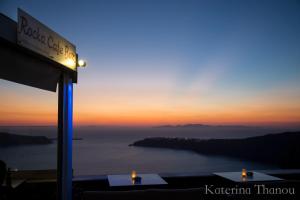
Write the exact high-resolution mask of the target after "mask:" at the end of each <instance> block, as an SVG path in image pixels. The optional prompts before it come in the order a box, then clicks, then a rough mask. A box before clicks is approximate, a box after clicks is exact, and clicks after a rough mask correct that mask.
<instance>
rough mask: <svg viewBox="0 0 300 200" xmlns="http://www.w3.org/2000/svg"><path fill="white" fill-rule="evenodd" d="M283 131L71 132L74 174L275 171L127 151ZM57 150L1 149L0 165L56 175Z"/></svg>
mask: <svg viewBox="0 0 300 200" xmlns="http://www.w3.org/2000/svg"><path fill="white" fill-rule="evenodd" d="M0 131H6V132H10V133H16V134H24V135H43V136H47V137H49V138H56V128H55V127H0ZM283 131H286V129H279V128H276V129H275V128H258V127H200V128H124V127H123V128H109V127H77V128H75V129H74V137H77V138H82V140H74V141H73V168H74V173H75V175H103V174H121V173H128V172H130V171H131V170H133V169H135V170H137V171H138V172H140V173H189V172H216V171H232V170H240V169H241V168H247V169H274V168H276V167H275V166H270V165H265V164H261V163H254V162H249V161H244V160H237V159H232V158H227V157H218V156H216V157H215V156H206V155H200V154H196V153H193V152H189V151H183V150H169V149H157V148H143V147H130V146H128V145H129V144H131V143H133V142H134V141H136V140H139V139H143V138H146V137H186V138H206V139H207V138H243V137H250V136H257V135H264V134H268V133H279V132H283ZM54 141H55V140H54ZM216 148H218V147H217V146H216ZM56 149H57V147H56V141H55V142H54V143H53V144H50V145H33V146H18V147H8V148H1V149H0V159H1V160H5V161H6V162H7V163H8V165H9V167H12V168H17V169H55V168H56ZM245 151H247V147H245Z"/></svg>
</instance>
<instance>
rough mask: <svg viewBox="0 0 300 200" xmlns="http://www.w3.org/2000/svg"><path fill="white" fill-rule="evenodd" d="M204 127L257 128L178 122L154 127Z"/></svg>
mask: <svg viewBox="0 0 300 200" xmlns="http://www.w3.org/2000/svg"><path fill="white" fill-rule="evenodd" d="M203 127H211V128H213V127H218V128H250V127H251V128H256V127H253V126H244V125H208V124H177V125H170V124H166V125H160V126H154V127H153V128H203Z"/></svg>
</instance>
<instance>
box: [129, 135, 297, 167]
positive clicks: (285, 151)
mask: <svg viewBox="0 0 300 200" xmlns="http://www.w3.org/2000/svg"><path fill="white" fill-rule="evenodd" d="M299 141H300V132H284V133H278V134H267V135H263V136H256V137H248V138H243V139H194V138H166V137H154V138H145V139H143V140H138V141H135V142H134V143H132V144H130V145H129V146H136V147H152V148H168V149H177V150H188V151H193V152H196V153H199V154H204V155H210V156H226V157H232V158H237V159H240V160H250V161H256V162H261V163H268V164H272V165H276V166H278V167H280V168H299V167H300V157H299V154H300V145H299Z"/></svg>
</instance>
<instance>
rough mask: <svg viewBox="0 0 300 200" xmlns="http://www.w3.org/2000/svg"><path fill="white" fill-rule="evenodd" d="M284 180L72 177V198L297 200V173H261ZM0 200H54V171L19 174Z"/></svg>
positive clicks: (206, 176)
mask: <svg viewBox="0 0 300 200" xmlns="http://www.w3.org/2000/svg"><path fill="white" fill-rule="evenodd" d="M260 172H263V173H266V174H269V175H273V176H276V177H279V178H282V179H284V180H282V181H268V182H251V183H250V182H248V183H235V182H232V181H230V180H226V179H224V178H222V177H219V176H216V175H214V174H210V173H202V174H201V173H197V174H159V175H160V176H161V177H162V178H163V179H164V180H165V181H166V182H167V183H168V184H167V185H156V186H141V185H137V186H126V187H110V186H109V182H108V179H107V176H106V175H100V176H77V177H73V199H75V200H96V199H97V200H114V199H120V200H121V199H122V200H123V199H132V200H135V199H139V200H140V199H143V200H145V199H154V200H157V199H197V200H201V199H299V192H300V190H299V188H300V170H265V171H260ZM11 179H12V182H11V187H6V186H1V200H2V199H3V200H4V199H5V200H10V199H12V200H15V199H30V200H40V199H43V200H54V199H56V196H57V194H56V189H57V184H56V170H44V171H18V172H12V174H11Z"/></svg>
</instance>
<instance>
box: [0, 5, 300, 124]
mask: <svg viewBox="0 0 300 200" xmlns="http://www.w3.org/2000/svg"><path fill="white" fill-rule="evenodd" d="M18 7H20V8H22V9H24V10H25V11H27V12H28V13H30V14H31V15H32V16H34V17H35V18H37V19H39V20H40V21H41V22H43V23H44V24H46V25H47V26H49V27H51V28H52V29H53V30H55V31H56V32H58V33H60V34H61V35H63V36H64V37H65V38H67V39H68V40H69V41H71V42H72V43H74V44H75V45H76V46H77V50H78V53H79V55H80V57H82V58H85V59H86V60H87V61H88V65H89V67H88V68H87V69H84V70H81V69H80V70H79V84H78V85H77V86H76V87H75V104H74V110H75V121H76V123H78V124H160V123H186V122H193V123H198V122H202V123H217V124H218V123H234V124H245V123H246V124H274V123H298V122H300V114H299V113H300V37H299V36H300V1H296V0H281V1H276V0H270V1H263V0H262V1H254V0H248V1H246V0H245V1H237V0H236V1H230V0H228V1H225V0H219V1H216V0H212V1H192V0H185V1H183V0H182V1H175V0H173V1H171V0H169V1H163V0H160V1H158V0H157V1H156V0H152V1H150V0H149V1H146V0H137V1H130V0H129V1H121V0H120V1H115V0H112V1H108V0H107V1H38V0H31V1H11V0H1V1H0V12H2V13H4V14H6V15H8V16H9V17H11V18H12V19H14V20H16V19H17V8H18ZM0 91H1V98H10V99H14V98H15V97H17V96H18V97H20V98H24V99H26V98H28V97H26V95H28V94H30V95H31V96H39V95H40V91H39V90H38V91H36V90H33V89H31V88H27V87H23V86H18V85H17V86H16V85H14V84H12V83H9V82H5V81H1V87H0ZM8 91H9V92H8ZM20 91H23V93H24V94H23V96H22V92H21V94H20ZM20 95H21V96H20ZM4 96H5V97H4ZM38 98H40V99H41V101H42V102H43V103H40V104H41V105H40V107H41V110H40V112H46V113H48V115H49V117H50V118H49V119H51V120H50V121H49V120H48V121H47V123H48V122H49V123H50V122H53V120H54V119H55V117H56V115H55V111H56V110H55V109H56V107H55V103H56V96H55V94H48V93H47V94H46V93H45V94H44V93H43V95H42V96H40V97H38ZM30 102H31V100H30V99H29V100H28V105H31V104H30ZM12 103H15V102H13V101H12ZM12 103H11V105H5V107H9V106H12ZM26 105H27V104H26ZM28 105H27V107H28ZM29 107H30V106H29ZM43 108H45V110H43ZM53 108H55V109H54V111H52V110H53ZM20 110H22V108H20ZM23 110H24V113H26V112H30V111H29V110H30V109H27V110H26V109H24V108H23ZM17 111H18V110H15V113H17ZM243 111H244V112H243ZM0 112H1V110H0ZM2 112H3V113H7V112H9V111H8V110H3V108H2ZM37 115H38V114H37ZM48 115H47V116H48ZM11 116H12V119H11V120H10V121H12V120H13V116H14V115H13V114H11ZM52 118H53V119H52ZM47 119H48V118H47ZM10 121H9V120H8V121H7V119H0V123H1V122H2V123H3V124H5V123H9V122H10ZM25 121H26V123H29V121H30V120H28V119H27V120H25ZM25 121H24V120H23V122H22V119H20V123H25ZM31 121H32V123H34V117H33V118H32V120H31ZM54 121H55V120H54ZM41 123H42V122H41Z"/></svg>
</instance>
